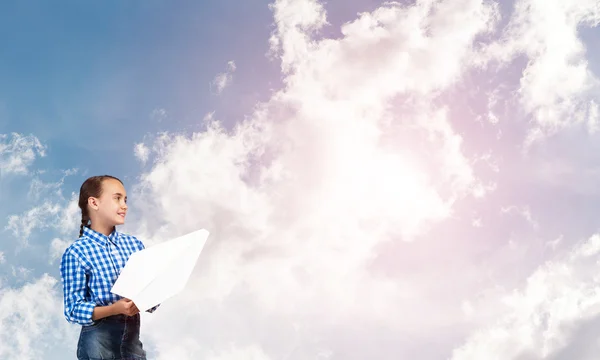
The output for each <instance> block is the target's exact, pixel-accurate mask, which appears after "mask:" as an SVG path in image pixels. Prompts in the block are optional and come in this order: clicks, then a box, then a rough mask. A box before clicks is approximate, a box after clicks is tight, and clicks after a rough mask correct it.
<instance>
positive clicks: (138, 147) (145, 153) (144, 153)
mask: <svg viewBox="0 0 600 360" xmlns="http://www.w3.org/2000/svg"><path fill="white" fill-rule="evenodd" d="M133 152H134V154H135V157H136V159H138V160H139V161H140V162H141V163H142V164H145V163H146V162H147V161H148V157H149V156H150V149H148V147H147V146H146V144H144V143H138V144H135V147H134V149H133Z"/></svg>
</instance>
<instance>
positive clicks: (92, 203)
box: [88, 196, 98, 210]
mask: <svg viewBox="0 0 600 360" xmlns="http://www.w3.org/2000/svg"><path fill="white" fill-rule="evenodd" d="M88 205H89V207H90V208H92V209H94V210H98V199H96V198H95V197H91V196H90V197H89V198H88Z"/></svg>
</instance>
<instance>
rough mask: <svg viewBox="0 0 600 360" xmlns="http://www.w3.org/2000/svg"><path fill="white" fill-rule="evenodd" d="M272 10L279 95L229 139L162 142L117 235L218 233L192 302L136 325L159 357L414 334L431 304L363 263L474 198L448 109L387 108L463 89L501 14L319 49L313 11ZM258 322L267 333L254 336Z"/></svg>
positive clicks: (481, 11) (352, 34)
mask: <svg viewBox="0 0 600 360" xmlns="http://www.w3.org/2000/svg"><path fill="white" fill-rule="evenodd" d="M272 8H273V11H274V16H275V23H276V25H277V30H276V31H275V32H274V35H273V36H274V37H273V38H272V41H271V43H272V45H273V51H274V53H277V54H279V55H280V56H281V59H282V66H283V70H284V73H285V74H286V77H285V78H284V82H285V84H286V86H285V88H284V89H283V90H281V91H279V92H278V93H276V94H275V95H274V96H273V97H272V98H271V100H270V101H268V102H267V103H265V104H262V105H260V106H259V107H258V110H257V111H256V113H255V114H254V116H253V117H252V118H251V119H250V120H248V121H246V122H243V123H239V124H238V125H237V126H236V128H235V129H234V130H233V131H231V132H227V131H226V130H225V129H224V128H222V127H221V126H220V123H219V122H218V121H217V120H215V118H214V116H209V117H208V118H207V119H206V122H207V130H206V132H203V133H196V134H193V135H192V136H175V135H169V134H163V135H161V136H160V137H159V138H158V139H157V140H156V142H155V144H154V145H152V146H151V147H152V148H153V152H154V153H155V154H156V163H155V164H154V166H153V168H152V169H151V170H150V171H149V172H148V173H145V174H143V176H142V177H141V179H142V180H141V183H140V184H139V186H138V187H136V188H135V190H134V196H133V197H134V198H135V199H140V200H139V203H138V202H132V203H131V207H132V212H131V214H132V216H134V217H135V218H130V220H129V223H130V224H131V225H128V227H127V229H128V230H127V231H129V232H132V233H136V234H138V235H139V236H140V238H143V239H144V240H145V241H146V242H147V243H149V244H152V243H154V242H156V241H162V240H164V239H167V238H170V237H172V236H176V235H179V234H182V233H184V232H187V231H191V230H193V229H196V228H198V227H205V228H207V229H209V230H210V231H211V233H212V235H211V238H210V241H209V244H208V245H207V248H206V250H205V252H204V253H203V256H202V258H201V261H200V264H199V265H198V268H197V269H196V273H195V274H194V276H193V278H192V281H191V283H190V285H189V288H188V290H186V293H185V294H183V295H182V296H180V297H178V298H177V299H173V300H172V301H171V302H170V303H168V304H164V307H162V308H161V311H160V313H157V314H154V315H153V316H151V317H149V318H151V320H150V319H149V320H148V321H147V322H146V324H147V326H148V327H147V329H148V330H147V331H148V334H149V336H150V337H151V339H152V340H151V342H152V343H155V344H156V346H157V350H158V353H159V356H160V357H161V358H169V357H170V356H174V355H173V354H176V356H178V357H179V358H181V359H185V358H190V359H191V358H199V357H206V356H209V354H211V352H210V351H214V354H216V355H217V356H224V355H219V354H220V351H224V350H222V349H223V348H227V347H228V346H229V342H230V341H231V339H236V343H237V344H238V346H239V348H241V349H260V348H261V349H262V350H261V352H259V353H258V354H262V351H264V354H265V356H268V357H269V358H282V357H284V356H286V355H288V354H290V352H291V351H292V350H293V349H294V348H301V349H303V351H299V352H296V353H295V354H296V355H293V357H292V358H316V357H317V356H321V357H322V358H327V357H328V356H330V354H335V353H336V352H338V351H339V350H340V349H339V348H338V349H335V348H333V346H334V345H333V344H331V343H329V342H327V341H326V342H325V346H317V345H316V344H315V343H316V342H317V341H316V340H314V339H313V338H312V336H314V335H311V334H315V333H322V332H324V331H326V329H327V325H326V324H332V323H335V324H338V325H336V326H335V327H334V330H333V331H336V330H335V329H337V330H340V331H341V328H338V326H339V327H342V326H345V325H348V324H349V323H354V322H360V321H369V322H372V321H375V322H382V323H385V324H387V325H388V326H391V327H394V328H395V327H402V326H414V327H415V328H419V329H420V330H419V331H424V330H423V329H424V328H425V326H426V325H425V324H424V323H423V321H422V319H421V317H420V316H416V315H414V316H411V315H406V314H403V313H401V309H406V308H411V307H417V308H418V307H420V306H421V307H422V306H425V305H423V301H422V298H421V297H420V296H419V292H420V291H421V289H420V285H419V284H416V283H415V282H414V281H411V280H409V279H402V280H399V279H392V278H388V277H385V276H383V275H376V274H373V273H372V272H371V271H370V270H369V267H370V264H371V262H372V261H373V259H374V257H375V256H376V253H377V251H378V250H377V248H378V247H379V246H381V245H382V244H385V243H386V242H387V241H390V240H391V239H399V238H403V239H405V240H417V239H418V238H419V236H420V235H422V234H424V233H426V232H427V230H428V228H429V227H430V226H431V224H434V223H436V222H439V221H441V220H444V219H447V218H448V217H449V216H450V215H451V213H452V210H453V208H452V206H453V203H454V202H455V201H456V200H457V199H460V198H462V197H464V196H469V195H471V194H473V193H474V192H475V193H481V191H482V190H481V186H479V185H480V184H479V180H478V179H477V177H476V174H474V173H473V170H472V168H471V159H469V158H468V157H467V156H465V154H464V152H463V144H462V141H463V140H462V137H461V136H460V135H459V134H457V133H456V131H455V129H454V128H453V126H452V125H451V123H450V119H449V115H448V111H446V109H445V108H443V107H434V106H433V105H431V103H430V102H429V101H427V100H424V101H418V102H414V103H408V104H406V105H405V107H406V111H403V112H401V113H399V112H396V111H394V109H393V106H394V103H393V102H392V101H391V99H393V98H394V97H395V96H398V95H400V94H403V93H405V92H406V91H417V92H418V93H420V94H421V95H422V96H423V97H424V99H428V98H431V97H433V96H434V95H435V93H436V92H437V91H439V90H440V89H445V88H446V87H447V86H449V85H451V84H452V83H453V82H455V81H456V80H458V79H459V78H460V77H461V75H462V73H463V72H464V71H465V69H466V68H464V67H463V66H462V65H461V64H462V63H463V62H464V59H465V58H466V57H468V56H469V54H470V53H471V52H472V51H473V49H472V46H473V41H474V39H475V38H476V36H477V35H479V34H481V33H485V32H488V31H490V29H491V28H492V24H493V22H494V21H495V19H496V18H497V11H498V10H497V7H496V6H495V5H493V4H490V3H487V2H486V3H480V2H475V1H455V2H451V3H446V4H436V5H435V6H434V5H432V4H431V3H428V2H423V3H419V5H418V6H416V7H401V6H397V5H393V4H388V5H385V6H383V7H381V8H379V9H377V10H375V11H374V12H372V13H364V14H362V15H361V17H360V18H359V19H358V20H356V21H354V22H352V23H348V24H346V25H344V27H343V29H342V31H343V34H344V37H343V38H342V39H339V40H331V39H324V40H322V41H319V40H315V39H313V38H312V37H311V34H312V32H313V31H317V30H318V29H319V28H320V26H322V25H323V24H324V23H325V17H324V12H323V9H322V7H321V6H320V4H318V3H317V2H315V1H278V2H276V3H275V4H274V6H273V7H272ZM375 55H376V56H375ZM400 79H401V80H400ZM417 147H418V148H419V149H420V150H419V152H418V153H417V152H415V151H413V149H415V148H417ZM478 186H479V187H478ZM192 294H193V295H192ZM181 309H186V313H185V319H188V320H189V321H191V320H192V319H198V322H196V321H192V322H191V323H189V326H185V329H186V330H185V332H183V331H179V330H177V328H173V330H170V331H169V332H168V333H165V332H164V331H163V330H161V329H165V328H167V327H169V325H168V323H171V322H173V321H175V322H178V321H184V318H183V317H182V313H181ZM225 309H227V310H225ZM442 311H443V310H440V316H443V313H442ZM252 314H256V315H252ZM415 314H416V313H415ZM254 316H260V318H270V319H272V320H273V321H272V322H270V324H269V325H267V324H265V326H266V327H267V328H265V329H264V330H257V329H251V328H250V327H248V326H250V325H245V324H255V323H256V322H255V320H253V317H254ZM432 316H433V315H432ZM434 317H435V316H434ZM200 319H202V320H201V321H200ZM400 319H402V322H403V323H404V325H401V324H402V322H401V321H400ZM188 320H186V321H188ZM292 323H295V324H298V325H299V326H300V327H299V328H300V329H302V330H293V329H291V328H290V324H292ZM407 324H408V325H407ZM205 327H210V328H212V329H213V330H212V331H211V334H210V335H209V334H205V335H203V334H204V333H205V332H203V331H202V330H201V329H202V328H205ZM252 327H254V325H252ZM267 334H269V335H268V336H267ZM274 334H276V335H274ZM292 334H295V335H294V336H290V335H292ZM265 336H267V337H265ZM274 336H275V337H276V339H274V338H273V337H274ZM192 339H194V340H195V341H196V343H194V341H193V340H192ZM329 340H331V339H329ZM277 342H278V343H279V346H276V347H275V346H273V345H272V344H273V343H277ZM195 344H210V345H206V346H205V347H204V346H201V345H195ZM356 346H358V344H357V345H356ZM182 349H185V351H183V350H182ZM211 349H213V350H211ZM324 349H327V351H325V350H324ZM240 351H243V350H240ZM174 352H175V353H174ZM225 354H227V352H225ZM258 354H256V353H255V355H254V356H257V357H260V356H262V355H258ZM300 354H301V355H300ZM319 354H320V355H319ZM328 354H329V355H328ZM227 356H229V355H227ZM231 356H233V355H231ZM240 356H242V355H240Z"/></svg>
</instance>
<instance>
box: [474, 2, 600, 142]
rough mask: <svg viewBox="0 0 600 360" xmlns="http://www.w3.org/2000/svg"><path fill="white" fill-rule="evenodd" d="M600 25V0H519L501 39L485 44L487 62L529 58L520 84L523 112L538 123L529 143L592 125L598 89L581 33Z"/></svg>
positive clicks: (599, 92)
mask: <svg viewBox="0 0 600 360" xmlns="http://www.w3.org/2000/svg"><path fill="white" fill-rule="evenodd" d="M599 23H600V7H599V6H598V1H597V0H578V1H562V0H550V1H548V0H517V1H516V3H515V12H514V14H513V15H512V16H511V18H510V22H509V24H508V26H507V27H506V29H504V31H503V37H502V40H500V41H499V42H496V43H492V44H491V45H490V46H489V47H488V48H487V51H486V56H489V58H487V59H486V61H488V60H490V59H492V60H499V61H500V62H501V63H510V62H512V61H513V60H514V59H515V58H516V57H518V56H520V55H525V56H526V57H527V58H528V60H529V61H528V63H527V66H526V68H525V70H524V71H523V74H522V77H521V79H520V87H519V97H520V103H521V105H522V107H523V110H524V111H525V113H526V114H528V115H532V116H533V119H534V121H535V126H534V127H533V128H532V130H531V131H530V133H529V136H528V139H527V144H531V143H532V142H534V141H536V140H539V139H541V138H542V137H544V136H545V135H546V134H552V133H554V132H556V131H557V130H560V129H562V128H564V127H566V126H569V125H572V124H582V123H586V122H590V123H593V120H592V119H593V117H594V111H595V110H594V109H595V103H594V101H593V99H594V98H597V97H598V96H599V95H600V87H599V86H598V85H599V82H598V79H597V77H596V76H595V75H594V74H593V73H592V72H591V70H590V69H589V66H588V60H587V59H586V57H585V45H584V43H583V42H582V40H581V39H580V38H579V36H578V35H579V34H578V31H579V29H580V27H584V26H586V27H594V26H597V25H598V24H599Z"/></svg>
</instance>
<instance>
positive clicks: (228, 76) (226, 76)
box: [210, 60, 236, 94]
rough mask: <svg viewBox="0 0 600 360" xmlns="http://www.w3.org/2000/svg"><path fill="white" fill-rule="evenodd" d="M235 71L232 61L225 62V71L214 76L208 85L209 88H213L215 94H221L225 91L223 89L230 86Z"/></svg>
mask: <svg viewBox="0 0 600 360" xmlns="http://www.w3.org/2000/svg"><path fill="white" fill-rule="evenodd" d="M235 70H236V66H235V62H234V61H233V60H232V61H229V62H227V70H226V71H225V72H222V73H219V74H217V75H216V76H215V78H214V79H213V81H212V82H211V83H210V85H211V88H212V87H213V86H214V87H215V91H216V93H217V94H221V93H222V92H223V90H225V88H226V87H227V86H229V85H230V84H231V81H233V73H234V72H235Z"/></svg>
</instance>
